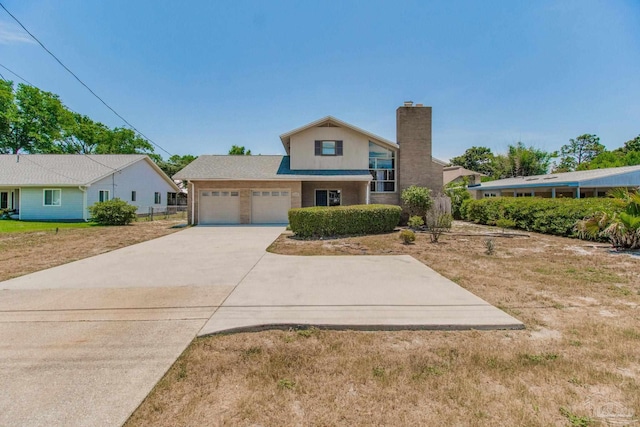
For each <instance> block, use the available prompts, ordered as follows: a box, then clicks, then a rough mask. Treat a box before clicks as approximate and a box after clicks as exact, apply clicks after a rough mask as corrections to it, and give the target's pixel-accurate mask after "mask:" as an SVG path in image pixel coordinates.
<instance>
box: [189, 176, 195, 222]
mask: <svg viewBox="0 0 640 427" xmlns="http://www.w3.org/2000/svg"><path fill="white" fill-rule="evenodd" d="M189 184H191V192H190V193H189V194H191V225H196V223H195V217H194V215H195V210H196V208H195V206H196V202H195V199H194V197H195V196H196V195H195V185H193V181H189Z"/></svg>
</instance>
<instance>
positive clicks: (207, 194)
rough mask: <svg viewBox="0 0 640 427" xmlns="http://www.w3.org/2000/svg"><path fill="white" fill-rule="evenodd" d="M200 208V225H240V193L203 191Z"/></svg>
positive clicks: (232, 191)
mask: <svg viewBox="0 0 640 427" xmlns="http://www.w3.org/2000/svg"><path fill="white" fill-rule="evenodd" d="M199 206H200V208H199V210H200V212H199V217H200V224H205V225H206V224H240V192H239V191H234V190H209V191H201V192H200V203H199Z"/></svg>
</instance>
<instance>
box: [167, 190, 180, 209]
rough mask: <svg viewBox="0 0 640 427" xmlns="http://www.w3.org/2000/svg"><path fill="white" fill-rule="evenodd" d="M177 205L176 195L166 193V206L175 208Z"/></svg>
mask: <svg viewBox="0 0 640 427" xmlns="http://www.w3.org/2000/svg"><path fill="white" fill-rule="evenodd" d="M177 204H178V193H172V192H167V206H176V205H177Z"/></svg>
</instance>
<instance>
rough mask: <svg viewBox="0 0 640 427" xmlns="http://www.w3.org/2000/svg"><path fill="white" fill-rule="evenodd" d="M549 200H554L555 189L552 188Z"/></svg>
mask: <svg viewBox="0 0 640 427" xmlns="http://www.w3.org/2000/svg"><path fill="white" fill-rule="evenodd" d="M551 198H552V199H555V198H556V189H555V188H552V189H551Z"/></svg>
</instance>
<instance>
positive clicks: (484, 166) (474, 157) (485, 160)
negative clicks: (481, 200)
mask: <svg viewBox="0 0 640 427" xmlns="http://www.w3.org/2000/svg"><path fill="white" fill-rule="evenodd" d="M451 164H452V165H456V166H462V167H463V168H466V169H469V170H472V171H475V172H480V173H483V174H485V175H493V173H494V170H493V166H494V155H493V153H492V152H491V149H490V148H487V147H471V148H469V149H467V150H466V151H465V152H464V154H463V155H461V156H458V157H454V158H452V159H451Z"/></svg>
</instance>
